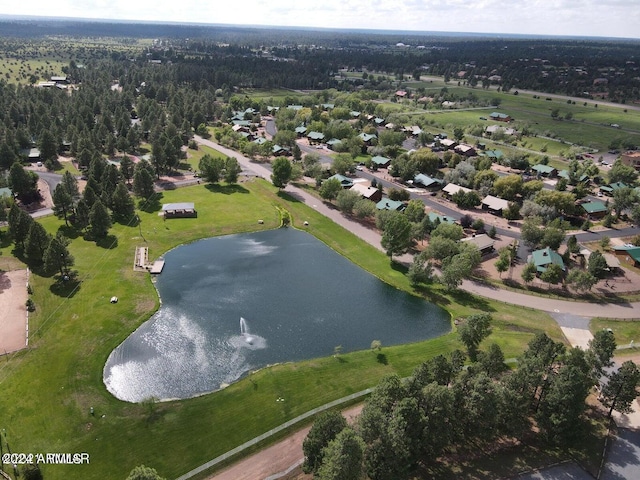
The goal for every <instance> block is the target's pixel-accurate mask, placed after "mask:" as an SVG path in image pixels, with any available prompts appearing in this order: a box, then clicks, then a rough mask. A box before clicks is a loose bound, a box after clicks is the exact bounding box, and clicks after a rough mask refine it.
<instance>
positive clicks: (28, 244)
mask: <svg viewBox="0 0 640 480" xmlns="http://www.w3.org/2000/svg"><path fill="white" fill-rule="evenodd" d="M50 241H51V235H49V234H48V233H47V231H46V230H45V228H44V227H43V226H42V225H41V224H40V223H38V222H35V221H34V222H32V223H31V226H30V227H29V233H28V234H27V238H26V240H25V244H24V250H25V253H26V254H27V257H29V260H30V261H32V262H35V263H37V264H38V263H41V262H42V257H43V256H44V252H45V251H46V250H47V247H48V246H49V242H50Z"/></svg>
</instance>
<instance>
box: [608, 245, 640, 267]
mask: <svg viewBox="0 0 640 480" xmlns="http://www.w3.org/2000/svg"><path fill="white" fill-rule="evenodd" d="M613 253H614V254H615V256H616V257H618V259H620V260H622V261H623V262H625V263H628V264H629V265H633V266H634V267H640V247H636V246H635V245H631V244H626V245H620V246H616V247H613Z"/></svg>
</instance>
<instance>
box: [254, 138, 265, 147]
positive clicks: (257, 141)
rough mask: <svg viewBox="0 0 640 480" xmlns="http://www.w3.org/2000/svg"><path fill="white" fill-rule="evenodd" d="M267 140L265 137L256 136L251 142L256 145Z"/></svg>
mask: <svg viewBox="0 0 640 480" xmlns="http://www.w3.org/2000/svg"><path fill="white" fill-rule="evenodd" d="M267 142H268V140H267V139H266V138H264V137H258V138H256V139H255V140H254V141H253V143H255V144H257V145H263V144H265V143H267Z"/></svg>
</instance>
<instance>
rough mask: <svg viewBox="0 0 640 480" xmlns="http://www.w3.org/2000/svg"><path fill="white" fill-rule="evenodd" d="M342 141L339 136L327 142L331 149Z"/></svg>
mask: <svg viewBox="0 0 640 480" xmlns="http://www.w3.org/2000/svg"><path fill="white" fill-rule="evenodd" d="M341 143H342V140H338V139H337V138H332V139H331V140H329V141H328V142H327V148H329V149H330V150H335V149H336V147H337V146H338V145H340V144H341Z"/></svg>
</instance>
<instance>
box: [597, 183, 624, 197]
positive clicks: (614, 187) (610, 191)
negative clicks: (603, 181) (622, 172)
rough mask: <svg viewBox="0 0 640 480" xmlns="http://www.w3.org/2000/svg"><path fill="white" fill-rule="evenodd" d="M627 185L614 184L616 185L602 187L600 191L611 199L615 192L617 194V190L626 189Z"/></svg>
mask: <svg viewBox="0 0 640 480" xmlns="http://www.w3.org/2000/svg"><path fill="white" fill-rule="evenodd" d="M626 186H627V184H626V183H623V182H614V183H610V184H609V185H602V186H601V187H600V191H601V192H602V193H604V194H605V195H608V196H609V197H612V196H613V192H615V191H616V190H619V189H621V188H624V187H626Z"/></svg>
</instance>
